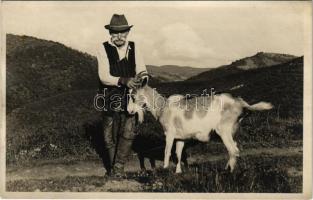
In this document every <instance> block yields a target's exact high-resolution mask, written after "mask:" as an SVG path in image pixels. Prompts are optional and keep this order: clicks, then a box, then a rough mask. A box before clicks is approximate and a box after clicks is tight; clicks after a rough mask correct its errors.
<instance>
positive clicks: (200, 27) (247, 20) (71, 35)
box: [2, 1, 311, 68]
mask: <svg viewBox="0 0 313 200" xmlns="http://www.w3.org/2000/svg"><path fill="white" fill-rule="evenodd" d="M2 5H3V7H2V9H3V10H2V11H3V12H2V13H3V22H2V23H3V26H4V31H5V32H6V33H13V34H18V35H29V36H34V37H38V38H41V39H47V40H53V41H56V42H60V43H63V44H65V45H67V46H69V47H71V48H74V49H77V50H80V51H83V52H87V53H89V54H92V55H96V54H95V51H96V49H97V47H98V46H99V44H101V43H102V42H103V41H106V40H108V39H109V34H108V31H107V30H106V29H105V28H104V25H106V24H109V22H110V19H111V17H112V15H113V14H114V13H117V14H125V16H126V18H127V20H128V23H129V24H131V25H134V26H133V28H132V30H131V32H130V34H129V40H133V41H135V42H136V45H137V46H138V48H139V49H140V50H141V52H142V54H143V56H144V60H145V63H146V64H150V65H181V66H193V67H212V68H213V67H218V66H220V65H224V64H229V63H231V62H232V61H235V60H237V59H240V58H243V57H247V56H252V55H254V54H256V53H257V52H260V51H263V52H273V53H285V54H292V55H296V56H301V55H303V54H304V50H303V46H304V38H303V34H304V27H303V25H304V19H305V18H307V17H308V16H307V15H306V14H305V13H306V12H305V9H306V10H308V9H307V8H308V7H310V6H311V4H310V2H308V1H306V2H294V1H292V2H279V1H274V2H261V1H258V2H240V3H238V2H233V1H224V2H204V1H200V2H199V1H198V2H197V1H196V2H177V1H175V2H165V1H161V2H156V1H145V2H126V1H122V2H111V1H108V2H99V1H96V2H7V1H6V2H2Z"/></svg>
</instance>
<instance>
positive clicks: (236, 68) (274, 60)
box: [188, 52, 296, 81]
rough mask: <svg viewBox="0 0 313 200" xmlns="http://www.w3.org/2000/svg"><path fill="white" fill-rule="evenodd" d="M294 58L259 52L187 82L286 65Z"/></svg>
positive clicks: (201, 74)
mask: <svg viewBox="0 0 313 200" xmlns="http://www.w3.org/2000/svg"><path fill="white" fill-rule="evenodd" d="M295 58H296V56H293V55H287V54H277V53H264V52H259V53H257V54H255V55H254V56H251V57H246V58H242V59H239V60H237V61H234V62H232V63H231V64H229V65H223V66H220V67H217V68H214V69H212V70H210V71H206V72H203V73H200V74H198V75H196V76H193V77H191V78H189V79H188V81H204V80H212V79H215V78H223V77H225V76H228V75H231V74H236V73H240V72H242V71H246V70H252V69H258V68H264V67H270V66H274V65H278V64H282V63H286V62H288V61H291V60H293V59H295Z"/></svg>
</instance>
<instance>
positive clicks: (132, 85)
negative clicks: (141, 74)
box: [126, 78, 141, 89]
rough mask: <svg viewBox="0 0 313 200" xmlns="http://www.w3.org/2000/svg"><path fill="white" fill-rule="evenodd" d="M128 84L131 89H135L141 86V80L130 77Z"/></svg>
mask: <svg viewBox="0 0 313 200" xmlns="http://www.w3.org/2000/svg"><path fill="white" fill-rule="evenodd" d="M126 85H127V87H129V88H131V89H135V88H138V87H140V85H141V81H140V80H138V79H137V78H130V79H129V80H128V82H127V84H126Z"/></svg>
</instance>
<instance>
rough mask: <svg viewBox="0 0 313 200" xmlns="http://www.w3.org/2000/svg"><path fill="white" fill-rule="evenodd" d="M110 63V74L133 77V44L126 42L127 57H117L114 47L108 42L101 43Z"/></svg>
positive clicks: (134, 73)
mask: <svg viewBox="0 0 313 200" xmlns="http://www.w3.org/2000/svg"><path fill="white" fill-rule="evenodd" d="M103 45H104V48H105V51H106V53H107V56H108V59H109V63H110V74H111V75H112V76H115V77H135V75H136V61H135V44H134V42H128V45H129V47H130V49H129V47H128V58H126V57H124V58H119V56H118V52H117V49H116V47H114V46H112V45H111V44H109V43H108V42H105V43H103ZM120 59H121V60H120Z"/></svg>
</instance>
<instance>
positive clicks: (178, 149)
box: [176, 141, 185, 173]
mask: <svg viewBox="0 0 313 200" xmlns="http://www.w3.org/2000/svg"><path fill="white" fill-rule="evenodd" d="M184 144H185V143H184V141H177V142H176V156H177V165H176V173H181V172H182V170H181V155H182V151H183V148H184Z"/></svg>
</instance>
